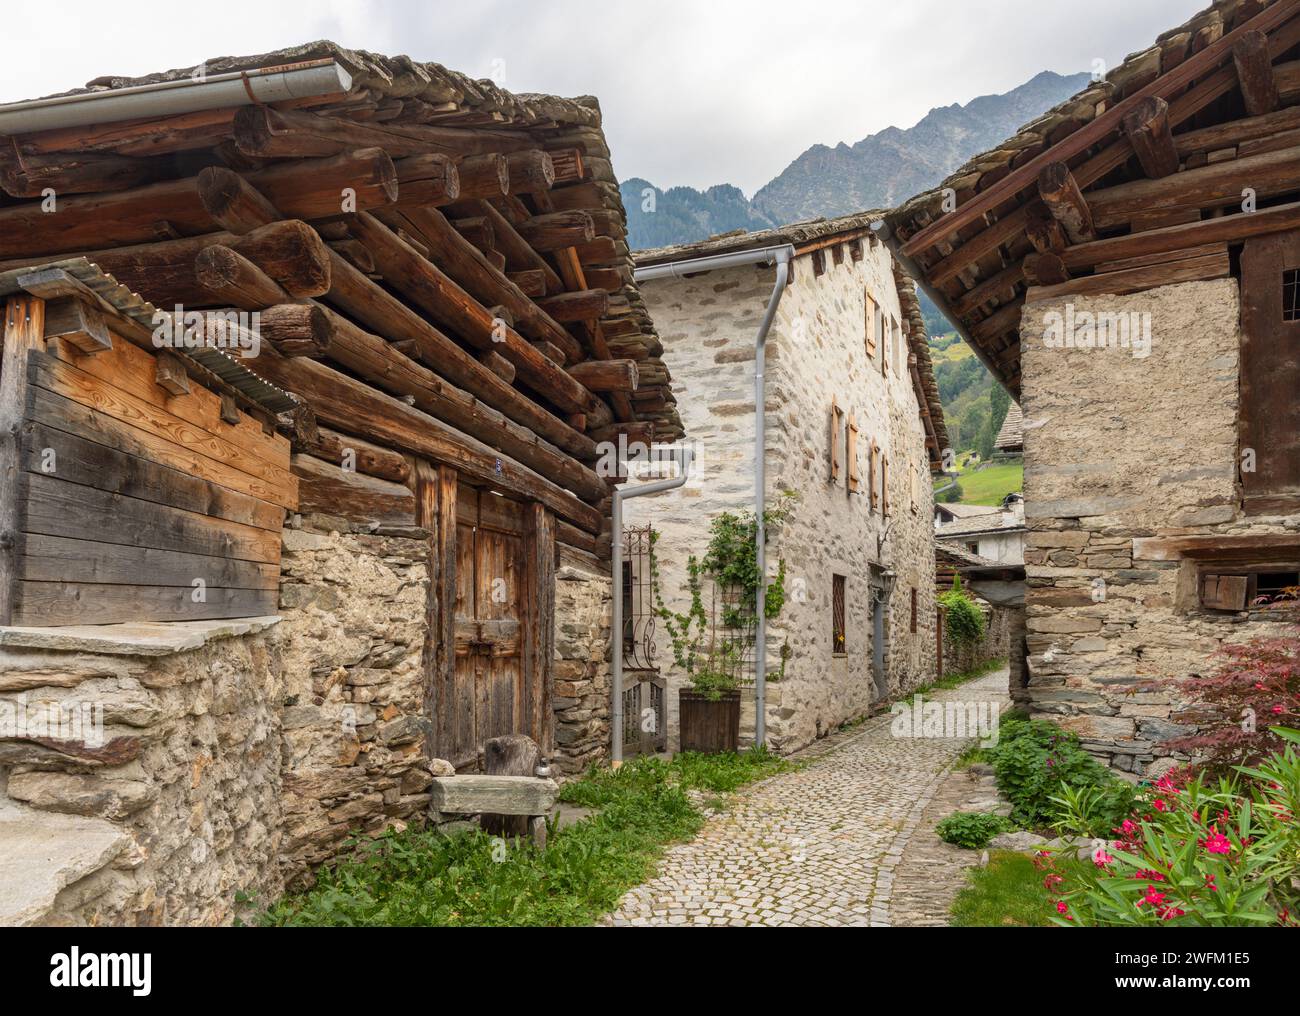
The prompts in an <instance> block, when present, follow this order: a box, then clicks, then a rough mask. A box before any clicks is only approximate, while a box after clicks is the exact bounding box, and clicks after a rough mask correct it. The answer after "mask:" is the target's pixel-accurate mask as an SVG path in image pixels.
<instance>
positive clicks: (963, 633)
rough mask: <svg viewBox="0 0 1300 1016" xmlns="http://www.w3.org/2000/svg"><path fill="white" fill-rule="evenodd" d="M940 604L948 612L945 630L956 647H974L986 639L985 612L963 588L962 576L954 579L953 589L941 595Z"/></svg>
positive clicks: (956, 576)
mask: <svg viewBox="0 0 1300 1016" xmlns="http://www.w3.org/2000/svg"><path fill="white" fill-rule="evenodd" d="M939 603H940V604H942V606H943V608H944V610H945V611H946V612H947V615H948V619H947V621H946V622H945V625H944V628H945V630H946V632H947V635H948V641H949V642H951V643H952V644H953V645H954V646H965V645H974V644H975V643H976V642H979V641H981V640H982V639H983V638H984V612H983V611H982V610H980V608H979V606H978V605H977V604H976V603H975V601H974V600H973V599H971V597H970V595H969V594H968V593H967V592H966V590H964V589H963V588H962V585H961V576H960V575H954V576H953V577H952V588H951V589H950V590H948V591H947V592H946V593H940V594H939Z"/></svg>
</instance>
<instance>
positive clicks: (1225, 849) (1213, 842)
mask: <svg viewBox="0 0 1300 1016" xmlns="http://www.w3.org/2000/svg"><path fill="white" fill-rule="evenodd" d="M1210 829H1211V831H1212V832H1213V833H1214V835H1213V836H1207V837H1206V838H1205V839H1204V840H1202V841H1201V842H1202V844H1203V845H1204V846H1205V849H1206V850H1207V851H1209V852H1210V853H1211V854H1230V853H1232V841H1231V840H1230V839H1228V837H1226V836H1224V835H1223V833H1221V832H1219V827H1218V826H1210Z"/></svg>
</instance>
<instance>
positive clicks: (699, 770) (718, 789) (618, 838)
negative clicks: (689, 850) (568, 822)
mask: <svg viewBox="0 0 1300 1016" xmlns="http://www.w3.org/2000/svg"><path fill="white" fill-rule="evenodd" d="M790 768H792V766H791V764H790V763H788V762H785V761H784V760H782V759H779V758H777V757H776V756H773V755H770V754H768V753H767V752H762V751H750V752H745V753H743V754H739V755H735V754H732V755H695V754H684V755H679V756H677V758H675V759H673V760H672V761H671V762H670V761H666V760H663V759H658V758H647V759H637V760H635V761H633V762H629V763H628V764H626V765H624V766H622V767H621V768H620V769H618V770H617V771H615V770H610V769H593V770H592V771H591V772H589V773H588V774H587V775H586V776H584V777H583V778H582V779H580V780H575V781H573V782H571V783H568V784H566V785H565V786H564V787H563V788H562V790H561V793H560V798H561V800H562V801H564V802H567V803H570V804H575V805H581V806H583V807H588V808H594V809H598V810H597V812H596V814H594V815H592V816H591V817H589V818H587V819H584V820H583V821H581V822H579V823H577V824H576V825H573V826H570V827H568V828H566V829H562V830H555V829H552V830H551V835H550V843H549V845H548V847H547V849H546V850H544V851H538V850H536V849H535V848H534V847H533V846H532V844H531V843H530V842H527V841H504V840H500V839H495V838H493V837H491V836H488V835H487V834H486V833H483V832H479V831H477V830H475V831H473V832H467V833H463V834H460V835H456V836H445V835H442V834H440V833H438V832H435V831H432V830H407V831H405V832H401V833H396V832H394V833H389V834H386V835H384V836H382V837H379V838H378V839H374V840H365V841H361V842H357V843H356V844H355V849H354V850H353V851H352V853H351V854H349V855H348V856H347V857H346V858H345V859H343V860H341V861H340V862H339V863H337V864H336V865H334V866H333V867H330V868H325V869H322V870H321V871H320V872H319V873H318V879H317V882H316V885H315V886H313V887H312V888H311V889H309V890H307V891H305V892H302V893H299V894H295V895H292V896H287V897H284V898H283V899H281V900H280V901H278V902H277V903H276V904H274V905H273V906H272V907H270V908H269V909H268V910H267V911H266V912H265V913H264V914H263V915H262V923H264V924H268V925H278V926H332V927H364V926H423V927H434V926H533V927H559V926H572V925H588V924H591V923H592V922H593V921H595V920H596V919H597V918H598V917H599V916H600V915H601V914H603V913H606V912H607V911H609V910H611V909H613V907H614V906H615V905H616V904H617V902H618V900H619V897H621V896H622V895H623V893H625V892H626V891H627V890H628V889H630V888H632V887H633V886H635V885H637V884H639V883H641V882H643V881H645V880H646V879H647V878H648V877H650V875H651V874H652V873H653V871H654V865H655V861H656V860H657V859H658V857H659V856H660V854H661V853H662V852H663V848H664V847H665V846H667V845H668V844H670V843H675V842H679V841H681V840H686V839H689V838H690V837H691V836H693V835H694V834H695V833H696V832H698V831H699V828H700V826H701V825H702V824H703V822H704V816H703V813H702V812H701V811H700V810H699V808H697V807H696V806H695V804H694V803H692V801H691V798H690V797H689V796H688V794H687V791H688V790H699V791H701V792H703V793H705V794H706V795H708V796H707V800H708V801H710V802H712V803H713V804H716V803H718V795H722V794H727V793H730V792H732V791H734V790H737V789H739V788H740V787H741V786H744V785H745V784H746V783H749V782H751V781H753V780H757V779H761V778H763V777H765V776H770V775H772V774H774V773H778V772H783V771H786V770H788V769H790ZM706 806H712V805H711V804H709V805H706Z"/></svg>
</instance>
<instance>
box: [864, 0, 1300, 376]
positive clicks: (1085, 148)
mask: <svg viewBox="0 0 1300 1016" xmlns="http://www.w3.org/2000/svg"><path fill="white" fill-rule="evenodd" d="M1297 55H1300V2H1297V0H1271V2H1270V0H1226V2H1220V3H1216V4H1215V5H1214V6H1213V7H1212V8H1211V9H1209V10H1207V11H1204V12H1202V13H1201V14H1199V15H1197V16H1196V17H1195V18H1193V19H1192V20H1191V21H1190V22H1188V23H1187V24H1186V25H1183V26H1181V27H1179V28H1176V29H1174V30H1172V31H1169V32H1166V33H1165V34H1164V35H1162V36H1161V37H1160V39H1158V40H1157V42H1156V44H1155V45H1154V46H1152V47H1151V48H1149V49H1147V50H1145V51H1143V52H1141V53H1138V54H1136V55H1134V56H1132V57H1130V58H1129V59H1128V60H1126V61H1125V62H1124V63H1123V64H1122V65H1121V66H1119V67H1117V68H1115V69H1114V70H1113V71H1112V72H1111V73H1110V74H1109V75H1108V77H1107V79H1106V80H1105V81H1098V82H1096V83H1095V84H1093V85H1091V86H1090V87H1088V88H1086V89H1085V90H1084V91H1083V92H1081V93H1079V94H1078V95H1076V96H1075V97H1074V98H1072V99H1070V100H1068V101H1067V102H1065V103H1062V104H1061V105H1060V106H1058V107H1057V108H1056V109H1054V110H1051V111H1050V112H1048V113H1047V114H1045V115H1044V116H1042V117H1040V118H1039V119H1038V120H1037V121H1035V122H1033V123H1031V124H1029V125H1028V126H1026V127H1025V128H1024V129H1023V130H1022V131H1021V132H1020V134H1019V135H1017V136H1016V137H1014V138H1012V139H1009V140H1008V141H1007V142H1006V143H1005V144H1003V145H1002V146H1001V147H1000V148H999V149H997V150H996V151H992V152H988V153H985V154H983V155H980V156H977V157H975V158H974V159H972V160H971V161H970V162H969V163H968V164H967V165H966V166H964V167H962V169H960V170H958V171H957V172H956V173H954V174H953V175H952V176H951V177H950V178H949V179H948V180H946V181H945V182H944V183H943V185H941V186H940V187H938V188H935V189H934V190H932V191H929V192H927V193H925V194H922V195H919V196H918V197H916V198H914V199H912V200H911V201H909V202H908V203H906V204H905V205H904V206H902V207H901V208H899V209H897V210H896V211H895V212H893V213H891V214H890V215H889V216H888V220H889V224H890V226H891V229H892V232H893V235H894V236H895V238H896V240H897V241H898V242H899V243H900V244H901V247H902V250H903V252H904V253H905V254H907V255H909V256H910V257H911V258H912V259H913V260H914V261H915V262H916V264H917V265H918V266H919V267H920V269H921V271H922V273H923V275H924V276H925V279H926V281H927V282H929V283H930V285H932V286H934V287H935V288H937V289H938V290H940V292H941V293H942V294H943V295H944V296H945V297H946V298H947V302H948V304H949V308H950V309H951V311H952V312H953V313H954V314H955V315H956V316H957V317H958V318H959V319H960V320H961V321H962V323H963V324H964V325H965V326H966V329H967V331H968V332H969V333H970V334H971V335H972V336H973V337H974V338H975V340H976V341H977V342H978V343H979V345H980V346H981V347H982V351H983V352H984V354H985V358H986V360H987V361H988V362H989V363H990V364H991V365H992V366H993V367H994V368H995V370H996V372H997V373H998V376H999V379H1000V380H1001V381H1002V382H1003V383H1004V384H1006V385H1007V387H1008V388H1009V389H1010V390H1011V392H1012V394H1013V395H1017V396H1018V394H1019V386H1020V366H1019V360H1020V335H1019V329H1020V313H1021V308H1022V307H1023V305H1024V304H1025V302H1026V298H1027V297H1028V298H1029V299H1037V298H1040V297H1044V296H1060V295H1064V294H1068V293H1070V292H1077V293H1124V292H1133V291H1135V289H1138V288H1152V287H1155V286H1160V285H1165V284H1169V283H1174V282H1182V281H1191V280H1194V279H1211V278H1219V277H1222V276H1224V275H1227V274H1228V272H1229V261H1228V248H1229V247H1231V246H1232V245H1236V244H1240V243H1241V242H1242V241H1244V240H1245V239H1247V238H1249V237H1251V236H1257V235H1261V234H1264V233H1269V232H1277V231H1282V230H1288V229H1294V228H1296V227H1297V224H1300V211H1298V210H1297V209H1300V155H1298V153H1300V107H1297V106H1296V105H1295V104H1296V103H1297V102H1298V101H1300V60H1297ZM954 193H955V195H956V199H957V204H956V210H955V211H950V210H949V209H951V207H952V206H951V204H948V203H947V200H948V198H949V197H950V196H951V195H952V194H954Z"/></svg>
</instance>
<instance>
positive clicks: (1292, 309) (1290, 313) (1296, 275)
mask: <svg viewBox="0 0 1300 1016" xmlns="http://www.w3.org/2000/svg"><path fill="white" fill-rule="evenodd" d="M1282 320H1283V321H1300V268H1291V269H1288V270H1287V271H1285V272H1283V273H1282Z"/></svg>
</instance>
